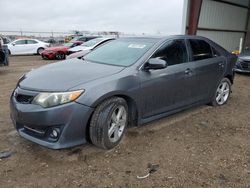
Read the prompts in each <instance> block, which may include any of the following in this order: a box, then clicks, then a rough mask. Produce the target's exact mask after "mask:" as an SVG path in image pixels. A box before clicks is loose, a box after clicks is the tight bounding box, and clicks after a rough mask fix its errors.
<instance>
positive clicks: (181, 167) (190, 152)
mask: <svg viewBox="0 0 250 188" xmlns="http://www.w3.org/2000/svg"><path fill="white" fill-rule="evenodd" d="M52 62H53V61H45V60H42V59H41V58H40V57H39V56H16V57H10V66H9V67H7V68H6V67H4V68H3V67H0V151H3V150H9V151H14V152H15V154H14V155H12V156H11V157H9V158H6V159H1V160H0V187H1V188H8V187H11V188H12V187H15V188H16V187H25V188H26V187H27V188H29V187H32V188H33V187H87V188H95V187H103V188H104V187H106V188H108V187H115V188H119V187H122V188H123V187H125V188H126V187H145V188H146V187H237V188H238V187H250V147H249V143H250V76H249V75H243V74H237V75H236V78H235V84H234V85H233V93H232V95H231V97H230V100H229V102H228V104H227V105H225V106H223V107H217V108H214V107H210V106H201V107H198V108H193V109H189V110H186V111H184V112H181V113H178V114H176V115H173V116H170V117H167V118H164V119H161V120H159V121H155V122H152V123H150V124H147V125H145V126H142V127H139V128H129V129H128V130H127V132H126V134H125V137H124V138H123V141H122V143H121V144H120V145H119V146H118V147H116V148H115V149H113V150H110V151H104V150H101V149H97V148H95V147H94V146H92V145H90V144H87V145H83V146H79V147H75V148H72V149H65V150H50V149H46V148H44V147H41V146H39V145H37V144H33V143H31V142H29V141H26V140H25V139H23V138H21V137H19V136H18V134H17V133H16V131H15V130H14V128H13V125H12V122H11V120H10V118H9V97H10V94H11V92H12V90H13V89H14V88H15V85H16V82H17V80H18V78H19V77H20V76H21V75H22V74H24V73H25V72H27V71H29V70H31V69H33V68H37V67H39V66H42V65H44V64H48V63H52ZM148 164H154V165H159V167H158V168H157V169H156V170H157V171H156V172H154V173H152V174H151V175H150V176H149V177H148V178H145V179H138V178H137V176H138V175H139V176H143V175H145V174H147V171H148V169H147V167H148Z"/></svg>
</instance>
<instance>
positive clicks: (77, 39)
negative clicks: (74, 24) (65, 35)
mask: <svg viewBox="0 0 250 188" xmlns="http://www.w3.org/2000/svg"><path fill="white" fill-rule="evenodd" d="M99 37H101V36H77V37H74V38H73V39H72V40H71V41H70V42H74V41H82V42H87V41H89V40H92V39H95V38H99Z"/></svg>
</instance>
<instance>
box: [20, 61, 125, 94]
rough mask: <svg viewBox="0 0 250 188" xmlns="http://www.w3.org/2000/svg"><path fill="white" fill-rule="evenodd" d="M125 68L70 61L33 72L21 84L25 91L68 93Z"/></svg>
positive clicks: (46, 66)
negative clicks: (81, 85) (76, 87)
mask: <svg viewBox="0 0 250 188" xmlns="http://www.w3.org/2000/svg"><path fill="white" fill-rule="evenodd" d="M123 69H124V67H119V66H112V65H105V64H98V63H92V62H88V61H84V60H81V59H70V60H66V61H62V62H58V63H54V64H50V65H45V66H43V67H40V68H38V69H35V70H32V71H31V72H29V73H28V74H26V75H25V78H24V79H22V81H21V82H20V83H19V86H20V87H21V88H23V89H27V90H34V91H67V90H70V89H71V88H73V87H75V86H77V85H80V84H84V83H87V82H90V81H93V80H96V79H101V78H104V77H107V76H111V75H113V74H116V73H118V72H120V71H122V70H123Z"/></svg>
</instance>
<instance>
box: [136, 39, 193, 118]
mask: <svg viewBox="0 0 250 188" xmlns="http://www.w3.org/2000/svg"><path fill="white" fill-rule="evenodd" d="M151 58H160V59H163V60H165V61H167V63H168V67H167V68H165V69H161V70H149V71H145V70H141V71H140V73H139V75H140V80H141V91H142V93H141V103H142V104H141V105H140V106H141V109H142V111H143V112H142V116H143V118H147V117H150V116H152V115H157V114H160V113H164V112H167V111H172V110H175V109H177V108H180V107H183V106H186V105H189V104H192V103H193V98H192V95H193V91H194V88H195V84H196V82H195V72H194V67H193V64H192V63H189V62H188V53H187V48H186V43H185V40H183V39H176V40H171V41H168V42H166V43H165V44H163V45H162V46H161V47H160V48H159V49H158V50H157V51H156V52H155V53H154V54H153V55H152V57H151Z"/></svg>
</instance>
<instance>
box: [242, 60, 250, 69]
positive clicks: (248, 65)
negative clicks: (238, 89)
mask: <svg viewBox="0 0 250 188" xmlns="http://www.w3.org/2000/svg"><path fill="white" fill-rule="evenodd" d="M241 66H242V68H243V69H249V70H250V62H249V61H243V62H242V63H241Z"/></svg>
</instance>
